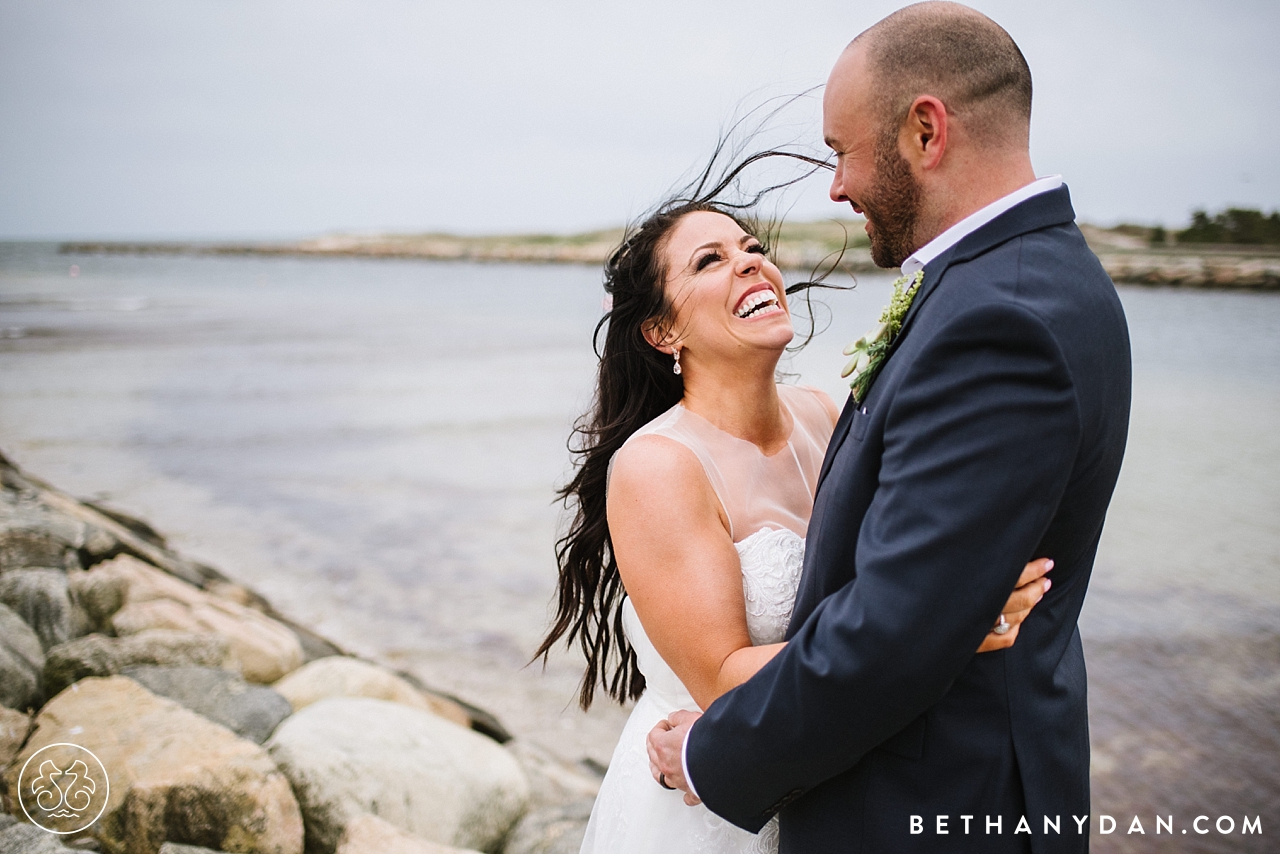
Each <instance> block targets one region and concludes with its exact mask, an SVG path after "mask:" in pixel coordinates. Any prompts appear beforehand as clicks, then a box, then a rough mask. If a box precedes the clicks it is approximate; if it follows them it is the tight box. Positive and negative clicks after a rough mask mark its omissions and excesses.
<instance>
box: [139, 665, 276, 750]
mask: <svg viewBox="0 0 1280 854" xmlns="http://www.w3.org/2000/svg"><path fill="white" fill-rule="evenodd" d="M120 673H121V675H122V676H128V677H129V678H130V679H132V680H134V681H135V682H139V683H141V684H142V686H143V687H144V688H146V689H147V690H148V691H150V692H151V693H152V694H158V695H160V696H161V697H168V698H169V699H170V700H173V701H175V702H178V703H181V704H182V705H184V706H186V707H187V708H188V709H190V710H191V711H193V712H196V713H197V714H200V715H203V716H205V717H206V718H208V719H209V720H211V721H213V722H214V723H219V724H222V725H223V726H225V727H226V728H227V729H229V730H231V731H232V732H234V733H236V734H237V735H241V736H243V737H245V738H247V739H249V740H250V741H253V742H255V743H257V744H262V743H263V742H264V741H266V740H267V739H268V738H270V737H271V733H272V732H273V731H274V730H275V728H276V727H277V726H279V724H280V722H281V721H282V720H284V719H285V718H286V717H288V716H289V715H290V714H291V713H292V712H293V707H292V706H290V705H289V701H288V700H286V699H285V698H284V697H283V696H281V694H280V692H278V691H275V690H272V689H271V688H266V687H263V686H261V685H250V684H249V683H247V682H245V681H244V680H243V679H241V678H240V677H239V676H237V675H236V674H234V673H232V672H230V671H227V670H221V669H218V668H214V667H156V666H148V665H144V666H138V667H126V668H124V669H123V670H122V671H120Z"/></svg>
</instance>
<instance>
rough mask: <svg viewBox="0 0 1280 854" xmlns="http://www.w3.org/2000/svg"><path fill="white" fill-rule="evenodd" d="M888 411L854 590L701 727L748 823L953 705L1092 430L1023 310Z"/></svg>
mask: <svg viewBox="0 0 1280 854" xmlns="http://www.w3.org/2000/svg"><path fill="white" fill-rule="evenodd" d="M880 405H882V406H883V405H887V406H889V407H890V409H889V411H888V413H887V415H886V422H885V428H884V452H883V456H882V460H881V469H880V476H879V486H878V488H877V490H876V493H875V496H874V498H873V500H872V503H871V505H870V507H869V509H868V511H867V513H866V515H865V517H864V519H863V522H862V527H861V529H860V531H856V532H855V531H850V532H848V535H849V536H851V537H852V536H855V535H856V536H857V537H858V544H857V552H856V561H857V577H856V580H855V581H853V582H851V583H850V584H848V585H846V586H845V587H844V588H842V589H840V590H838V591H836V592H835V593H834V594H832V595H831V596H829V597H828V598H827V599H825V600H824V601H823V602H821V603H820V604H819V606H818V607H817V609H816V610H815V611H814V613H813V614H812V615H810V617H809V618H808V619H807V620H806V621H805V623H804V624H803V625H802V626H801V627H800V629H799V630H798V632H797V633H796V634H795V635H794V637H793V638H792V640H791V642H790V643H789V644H788V645H787V647H786V648H785V649H784V651H783V652H782V653H781V654H779V655H778V656H777V657H775V658H774V659H773V661H772V662H770V663H769V664H768V665H766V666H765V667H764V668H763V669H762V670H761V671H760V672H759V673H758V674H757V675H756V676H755V677H754V678H753V679H751V680H750V681H749V682H747V683H746V684H744V685H742V686H741V687H739V688H738V689H736V690H734V691H732V692H730V693H728V694H726V695H725V696H723V697H722V698H721V699H720V700H718V701H717V702H716V703H715V704H714V705H712V706H711V708H710V709H709V710H708V712H707V714H706V715H705V716H703V717H702V718H701V719H700V720H699V721H698V722H697V723H696V724H694V726H693V729H692V730H691V731H690V733H689V737H688V741H687V755H686V758H687V768H688V773H689V775H690V776H691V778H692V782H693V784H694V785H695V786H696V787H697V792H698V795H699V796H700V797H701V798H702V799H703V801H704V802H705V803H706V804H707V806H708V807H710V808H711V809H712V810H713V811H714V812H716V813H719V814H720V815H722V816H724V817H726V818H728V819H729V820H730V821H732V822H734V823H735V824H738V825H740V826H742V827H745V828H748V829H751V830H758V829H759V828H760V827H762V826H763V825H764V824H765V822H767V821H768V819H769V817H770V816H771V815H772V814H773V813H774V812H776V811H777V810H778V809H779V808H780V806H781V805H782V804H784V803H786V802H789V800H790V799H793V798H795V797H798V796H799V795H800V794H802V793H804V792H806V791H808V790H809V789H811V788H813V787H814V786H816V785H818V784H819V783H821V782H823V781H824V780H827V779H829V778H831V777H833V776H835V775H837V774H840V773H841V772H843V771H846V770H848V769H849V768H851V767H853V766H854V765H855V764H856V763H857V762H858V761H859V760H860V759H861V758H862V757H863V756H864V755H865V754H866V753H867V752H868V751H870V750H871V749H872V748H874V747H875V746H876V745H878V744H880V743H881V742H882V741H884V740H885V739H887V738H888V737H890V736H892V735H893V734H894V733H896V732H897V731H899V730H900V729H901V728H902V727H903V726H905V725H906V724H908V723H910V722H911V721H912V720H914V719H915V718H916V717H917V716H918V715H920V714H921V712H923V711H924V710H925V709H926V708H928V707H929V706H931V705H932V704H934V703H936V702H937V701H938V700H939V699H941V698H942V696H943V695H944V694H945V693H946V691H947V689H948V688H949V686H950V685H951V683H952V682H953V681H954V680H955V679H956V677H957V676H959V674H960V673H961V671H962V670H963V669H964V667H965V666H966V664H967V663H968V662H969V660H970V659H971V658H972V656H973V655H974V650H975V649H976V648H977V647H978V645H979V643H980V642H981V640H982V638H983V636H984V635H985V634H986V632H987V631H988V630H989V629H990V627H991V623H992V621H993V620H994V619H995V617H996V615H997V614H998V613H999V611H1000V607H1001V605H1002V604H1003V603H1004V601H1005V599H1006V597H1007V596H1008V595H1009V591H1010V590H1012V589H1013V587H1014V583H1015V581H1016V579H1017V577H1018V573H1019V572H1020V571H1021V569H1022V567H1023V564H1024V562H1025V561H1026V560H1028V559H1029V558H1030V557H1031V556H1032V552H1033V550H1034V549H1035V547H1036V546H1037V544H1038V543H1039V542H1040V540H1041V539H1042V537H1043V535H1044V533H1045V531H1046V529H1047V528H1048V525H1049V523H1050V520H1051V519H1052V518H1053V515H1054V513H1055V511H1056V508H1057V506H1058V502H1059V500H1060V498H1061V496H1062V493H1063V491H1064V490H1065V488H1066V485H1067V480H1068V477H1069V475H1070V472H1071V469H1072V464H1073V461H1074V458H1075V454H1076V449H1077V447H1078V444H1079V439H1080V434H1081V428H1080V424H1079V410H1078V407H1077V403H1076V399H1075V394H1074V390H1073V387H1072V384H1071V378H1070V375H1069V372H1068V370H1067V367H1066V363H1065V359H1064V358H1063V354H1062V352H1061V350H1060V348H1059V346H1058V344H1057V342H1056V341H1055V339H1054V338H1053V336H1052V334H1051V333H1050V332H1049V330H1048V329H1047V327H1046V326H1045V325H1044V324H1043V322H1041V321H1040V320H1039V318H1037V317H1036V316H1034V315H1033V314H1031V313H1030V312H1027V311H1026V310H1025V309H1021V308H1019V307H1016V306H1009V305H996V306H983V307H979V308H975V309H972V310H971V311H969V312H967V313H965V314H964V315H961V316H957V317H955V318H953V319H952V320H951V321H950V322H949V323H948V324H947V325H946V326H945V327H944V328H942V329H941V330H939V331H938V332H936V333H934V335H933V336H932V337H931V339H930V340H929V341H928V342H927V344H926V345H925V348H924V349H923V350H922V351H921V352H920V353H919V354H918V355H917V356H916V358H915V359H914V360H913V362H912V365H911V367H910V370H909V373H908V375H907V376H906V377H905V378H904V380H903V382H902V384H901V385H900V386H899V388H898V389H897V390H896V392H895V394H894V396H893V398H892V399H891V400H888V401H885V402H882V403H881V404H880ZM868 438H870V437H868ZM848 441H851V440H846V442H848ZM845 449H846V450H848V445H847V444H846V446H845ZM826 488H831V487H830V486H828V487H826ZM822 524H823V525H824V526H830V525H837V526H838V525H840V524H841V520H840V519H838V518H833V517H831V516H830V515H828V516H826V517H825V518H824V519H823V520H822ZM811 533H812V532H811Z"/></svg>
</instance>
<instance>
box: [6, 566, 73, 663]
mask: <svg viewBox="0 0 1280 854" xmlns="http://www.w3.org/2000/svg"><path fill="white" fill-rule="evenodd" d="M76 571H77V572H79V570H76ZM0 603H3V604H5V605H8V606H9V608H10V609H11V610H13V611H14V612H15V613H16V614H17V615H18V616H20V617H22V619H23V620H24V621H26V624H27V625H28V626H30V627H31V628H32V629H34V630H35V633H36V636H37V637H39V638H40V645H41V646H42V647H44V648H45V649H46V650H47V649H49V647H52V646H57V645H58V644H60V643H66V642H67V641H69V640H71V639H72V638H77V637H80V636H81V635H83V634H84V633H85V632H86V631H88V620H87V618H86V617H85V615H84V614H83V612H81V610H80V609H79V608H77V607H75V606H74V605H73V604H72V602H71V595H70V594H69V593H68V591H67V574H66V573H65V572H63V571H62V570H59V569H12V570H9V571H8V572H6V573H4V574H3V575H0Z"/></svg>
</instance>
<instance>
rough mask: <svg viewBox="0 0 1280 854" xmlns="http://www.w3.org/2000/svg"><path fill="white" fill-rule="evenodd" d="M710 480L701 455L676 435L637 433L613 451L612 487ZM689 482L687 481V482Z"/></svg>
mask: <svg viewBox="0 0 1280 854" xmlns="http://www.w3.org/2000/svg"><path fill="white" fill-rule="evenodd" d="M698 478H701V479H702V480H706V477H705V475H703V472H702V464H701V463H700V462H699V461H698V456H697V455H696V454H695V453H694V452H693V451H692V450H691V449H689V448H688V447H686V446H685V445H684V444H682V443H680V442H678V441H676V440H675V439H671V438H668V437H666V436H660V435H657V434H648V435H645V436H636V437H635V438H633V439H631V440H630V441H629V442H627V443H626V444H625V445H623V446H622V447H621V448H619V449H618V452H617V453H615V454H614V455H613V463H612V469H611V470H610V473H609V491H610V493H612V492H613V491H614V490H615V489H621V490H624V491H630V490H632V489H637V488H640V489H644V488H650V487H652V486H653V485H654V484H665V483H679V482H684V481H696V480H697V479H698ZM686 485H687V484H686Z"/></svg>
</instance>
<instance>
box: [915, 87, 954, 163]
mask: <svg viewBox="0 0 1280 854" xmlns="http://www.w3.org/2000/svg"><path fill="white" fill-rule="evenodd" d="M948 119H949V117H948V115H947V105H946V104H944V103H942V101H940V100H939V99H938V98H935V97H934V96H933V95H921V96H920V97H918V98H916V99H915V100H914V101H912V102H911V108H910V109H909V110H907V126H906V137H907V145H908V149H909V154H908V159H909V160H911V162H912V163H914V164H915V165H916V166H918V167H919V168H920V169H922V170H925V171H928V170H930V169H936V168H937V166H938V164H939V163H941V162H942V155H943V154H945V153H946V150H947V130H948V124H949V122H948Z"/></svg>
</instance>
